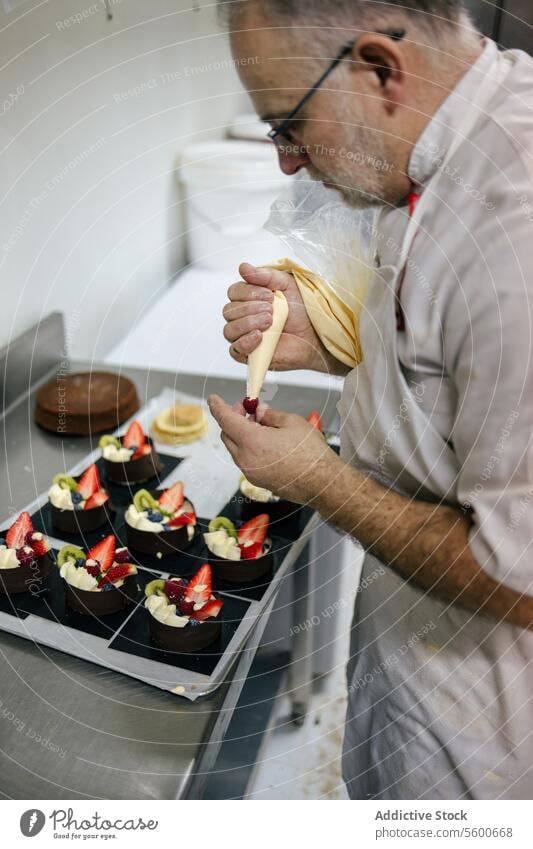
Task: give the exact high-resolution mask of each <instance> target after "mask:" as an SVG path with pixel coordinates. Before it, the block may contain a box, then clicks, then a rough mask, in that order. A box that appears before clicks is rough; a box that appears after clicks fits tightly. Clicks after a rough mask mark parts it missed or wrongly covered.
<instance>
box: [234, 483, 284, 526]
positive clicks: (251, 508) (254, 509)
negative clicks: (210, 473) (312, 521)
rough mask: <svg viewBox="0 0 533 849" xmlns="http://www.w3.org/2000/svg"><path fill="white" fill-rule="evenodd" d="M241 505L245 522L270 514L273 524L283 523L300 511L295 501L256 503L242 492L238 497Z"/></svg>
mask: <svg viewBox="0 0 533 849" xmlns="http://www.w3.org/2000/svg"><path fill="white" fill-rule="evenodd" d="M236 498H237V499H238V504H239V514H240V517H241V519H242V520H243V522H248V521H249V520H250V519H254V518H255V517H256V516H259V515H260V513H268V515H269V517H270V521H271V522H281V521H283V519H288V517H289V516H292V515H294V513H295V511H296V510H298V509H299V506H300V505H299V504H295V502H294V501H287V500H286V499H285V498H281V499H280V500H279V501H254V500H253V498H248V497H247V496H246V495H243V493H242V492H240V490H239V493H238V495H237V496H236Z"/></svg>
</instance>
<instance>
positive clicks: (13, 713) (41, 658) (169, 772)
mask: <svg viewBox="0 0 533 849" xmlns="http://www.w3.org/2000/svg"><path fill="white" fill-rule="evenodd" d="M109 367H110V366H109V364H108V363H104V364H98V363H94V362H91V363H86V362H76V361H73V362H71V363H70V364H69V368H70V370H72V371H78V370H87V369H89V368H91V369H98V368H104V369H105V368H109ZM120 370H121V371H122V372H123V373H124V374H126V375H128V376H129V377H131V378H132V379H133V380H134V381H135V383H136V384H137V388H138V391H139V395H140V398H141V403H145V402H146V401H147V400H148V399H149V398H152V397H154V396H155V395H158V394H159V392H160V391H161V390H162V389H163V388H164V387H166V386H172V387H174V388H175V389H176V390H178V391H181V392H185V393H189V394H192V395H197V396H202V397H206V396H207V395H208V394H209V393H211V392H217V393H218V394H220V395H221V396H223V397H224V398H225V399H226V400H228V401H229V402H234V401H236V400H238V399H239V398H240V397H242V390H243V382H242V380H232V379H226V378H216V377H212V378H211V377H209V378H205V377H204V376H202V375H192V374H182V373H175V372H170V371H162V370H154V369H150V370H146V369H137V368H121V369H120ZM34 397H35V388H34V389H33V390H32V391H31V392H30V393H29V394H27V395H26V396H25V397H23V398H22V399H21V400H19V401H18V402H17V403H14V404H12V406H11V407H10V408H9V409H8V410H7V412H6V415H5V417H4V418H3V419H1V420H0V421H1V424H2V439H3V443H4V450H3V452H2V454H3V455H5V458H6V463H5V470H3V472H2V475H3V476H5V479H4V481H3V482H2V492H3V493H7V500H8V503H7V504H4V509H2V511H1V513H2V519H5V518H6V517H7V515H8V514H11V513H14V512H17V511H19V510H20V509H21V508H22V507H23V506H24V505H25V504H27V503H28V502H30V501H32V500H33V499H34V498H36V497H37V496H38V495H39V494H40V493H41V492H43V491H44V490H45V489H46V488H47V486H48V485H49V481H50V479H51V477H52V475H53V474H54V473H55V472H56V471H57V469H58V468H69V467H71V466H73V465H74V464H75V463H76V462H78V461H79V460H80V459H81V458H82V457H83V456H84V455H85V454H86V453H87V452H88V450H90V449H91V448H94V445H91V443H90V440H89V439H88V438H87V439H86V438H59V437H57V436H54V435H52V434H48V433H46V432H44V431H43V430H41V429H39V428H37V427H36V426H35V425H34V423H33V406H34ZM337 400H338V394H337V393H336V392H334V391H328V390H325V389H318V388H306V387H295V386H283V385H280V386H278V389H277V393H276V399H275V406H276V407H278V408H280V409H286V410H290V411H293V412H296V413H300V414H302V415H306V414H307V413H308V412H309V410H311V409H313V408H318V409H320V410H321V411H322V412H323V414H324V418H325V420H326V421H328V420H331V419H333V418H334V415H335V405H336V402H337ZM304 545H305V540H300V541H297V542H296V543H295V544H294V545H293V547H292V549H291V550H290V551H289V552H288V554H287V557H289V558H291V563H292V562H293V561H295V560H296V559H297V557H298V555H299V554H300V553H301V551H302V549H303V547H304ZM267 619H268V611H267V612H266V613H265V614H264V615H263V617H262V618H261V619H260V620H259V621H258V623H257V625H256V627H255V630H254V632H253V633H252V636H251V637H250V639H249V640H248V643H247V644H246V646H245V648H244V649H243V651H242V653H241V654H240V655H239V657H238V659H237V661H236V663H235V665H234V667H233V669H232V671H231V673H230V675H229V676H228V678H229V680H227V681H226V682H225V683H224V684H223V685H222V686H221V687H220V688H219V689H218V690H217V691H216V692H215V693H213V694H212V695H211V696H209V697H207V698H205V699H200V700H198V701H196V702H194V703H192V702H188V701H186V700H185V699H181V698H179V697H176V696H173V695H170V694H167V693H165V692H162V691H160V690H158V689H156V688H153V687H150V686H148V685H145V684H143V683H142V682H139V681H136V680H134V679H131V678H127V677H126V676H124V675H121V674H118V673H115V672H112V671H108V670H105V669H103V668H101V667H98V666H95V665H93V664H91V663H88V662H84V661H82V660H78V659H76V658H74V657H70V656H68V655H65V654H62V653H61V652H57V651H54V650H50V649H46V648H44V647H41V646H39V645H34V644H31V643H30V642H29V641H26V640H24V639H21V638H17V637H14V636H11V635H8V634H6V633H4V632H0V668H1V681H2V688H1V691H0V762H1V764H2V768H1V775H2V780H1V783H0V792H1V793H2V794H3V795H4V796H5V797H6V798H16V799H62V798H67V799H84V798H103V799H113V798H119V799H120V798H121V799H135V798H139V799H141V798H142V799H173V798H187V797H188V798H198V797H200V796H201V793H202V787H203V783H204V780H205V778H206V776H207V774H208V773H209V771H210V769H212V767H213V764H214V762H215V760H216V756H217V753H218V750H219V747H220V744H221V741H222V738H223V736H224V732H225V729H226V728H227V725H228V723H229V721H230V719H231V716H232V712H233V710H234V708H235V705H236V703H237V700H238V698H239V694H240V692H241V690H242V686H243V684H244V681H245V679H246V676H247V674H248V671H249V669H250V666H251V663H252V660H253V658H254V655H255V652H256V650H257V647H258V645H259V644H260V640H261V634H262V631H263V629H264V627H265V625H266V622H267Z"/></svg>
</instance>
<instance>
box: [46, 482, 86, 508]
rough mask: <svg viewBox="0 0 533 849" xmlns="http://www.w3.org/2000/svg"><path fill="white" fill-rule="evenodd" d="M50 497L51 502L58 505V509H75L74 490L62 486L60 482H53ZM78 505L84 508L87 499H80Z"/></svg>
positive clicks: (49, 492)
mask: <svg viewBox="0 0 533 849" xmlns="http://www.w3.org/2000/svg"><path fill="white" fill-rule="evenodd" d="M48 498H49V499H50V502H51V504H53V505H54V507H57V508H58V510H74V504H73V502H72V492H71V490H70V489H68V488H67V487H65V486H60V485H59V484H58V483H54V484H52V486H51V487H50V489H49V490H48ZM78 506H79V508H80V509H83V507H84V506H85V501H80V503H79V505H78Z"/></svg>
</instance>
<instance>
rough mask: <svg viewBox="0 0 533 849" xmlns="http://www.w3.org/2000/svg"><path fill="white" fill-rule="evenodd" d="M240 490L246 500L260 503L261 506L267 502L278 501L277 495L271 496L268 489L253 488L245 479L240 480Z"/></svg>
mask: <svg viewBox="0 0 533 849" xmlns="http://www.w3.org/2000/svg"><path fill="white" fill-rule="evenodd" d="M240 490H241V492H242V494H243V495H244V496H245V497H246V498H251V499H252V501H260V502H261V503H262V504H267V503H268V502H269V501H279V495H273V493H272V492H270V490H269V489H263V487H261V486H254V485H253V483H250V481H249V480H246V478H243V479H242V480H241V484H240Z"/></svg>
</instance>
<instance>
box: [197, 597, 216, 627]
mask: <svg viewBox="0 0 533 849" xmlns="http://www.w3.org/2000/svg"><path fill="white" fill-rule="evenodd" d="M221 609H222V602H221V601H220V600H219V599H211V601H208V602H207V604H204V606H203V607H202V609H201V610H195V611H194V618H195V619H198V621H199V622H203V621H204V619H209V618H210V617H211V616H218V614H219V613H220V611H221Z"/></svg>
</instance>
